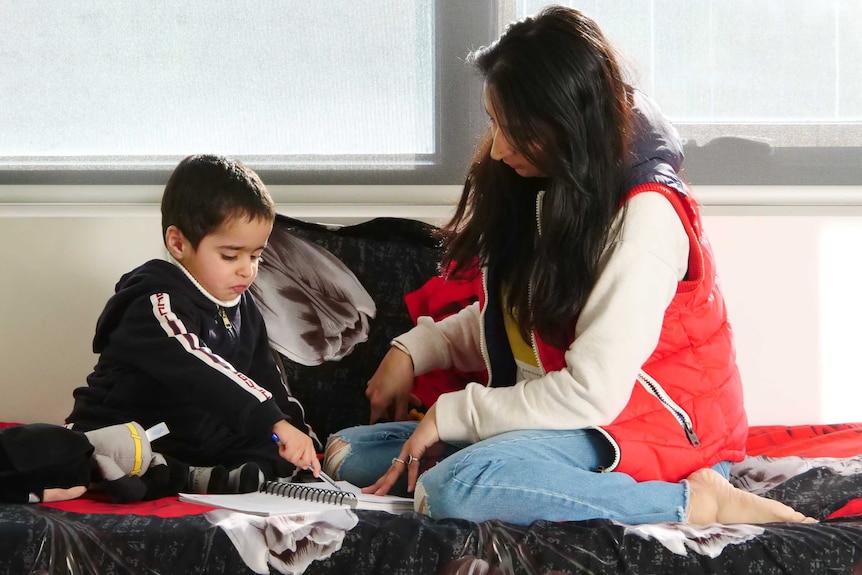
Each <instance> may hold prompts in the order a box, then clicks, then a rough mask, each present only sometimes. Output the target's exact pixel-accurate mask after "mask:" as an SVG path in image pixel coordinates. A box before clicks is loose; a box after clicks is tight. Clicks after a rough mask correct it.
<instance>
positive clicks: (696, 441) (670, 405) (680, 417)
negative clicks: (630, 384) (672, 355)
mask: <svg viewBox="0 0 862 575" xmlns="http://www.w3.org/2000/svg"><path fill="white" fill-rule="evenodd" d="M638 381H639V382H640V384H641V385H643V386H644V388H645V389H646V390H647V391H648V392H650V393H651V394H652V395H654V396H655V397H656V398H657V399H658V400H659V401H660V402H661V404H662V405H663V406H664V407H665V408H666V409H667V410H668V411H670V412H671V414H672V415H673V416H674V417H675V418H676V420H677V421H678V422H679V424H680V426H682V429H683V431H685V435H686V437H688V442H689V443H691V444H692V445H693V446H694V447H698V446H700V438H698V436H697V433H695V431H694V426H693V425H692V423H691V418H690V417H689V416H688V414H687V413H686V412H685V410H684V409H683V408H681V407H680V406H679V405H677V404H676V402H674V400H672V399H671V398H670V396H669V395H668V394H667V392H666V391H665V390H664V389H663V388H662V387H661V385H659V383H658V382H657V381H656V380H655V379H653V378H651V377H650V376H649V375H647V374H646V373H645V372H644V371H641V372H640V373H638Z"/></svg>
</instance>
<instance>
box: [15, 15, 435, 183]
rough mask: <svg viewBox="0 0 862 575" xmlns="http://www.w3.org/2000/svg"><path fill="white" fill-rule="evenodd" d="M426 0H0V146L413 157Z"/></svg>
mask: <svg viewBox="0 0 862 575" xmlns="http://www.w3.org/2000/svg"><path fill="white" fill-rule="evenodd" d="M434 13H435V7H434V2H432V1H431V0H412V1H409V2H405V1H403V0H352V1H350V2H344V1H343V0H315V1H313V2H305V1H280V0H270V1H236V0H185V1H184V2H135V1H132V0H113V1H111V2H107V1H96V0H89V1H85V2H61V1H55V0H36V1H33V2H2V3H0V65H2V70H3V73H2V74H0V125H2V126H3V128H2V131H0V158H2V159H4V160H6V161H7V162H10V161H11V162H13V163H14V162H16V161H17V162H22V163H26V162H32V163H35V164H39V163H45V164H46V165H52V164H60V165H62V164H65V163H70V164H75V163H81V162H83V163H85V164H86V163H91V164H100V163H112V162H116V163H122V164H126V165H127V164H130V163H131V164H134V163H135V162H141V163H144V164H146V163H151V164H153V165H160V164H164V165H172V164H173V163H174V162H175V160H176V158H177V157H182V156H184V155H186V154H189V153H196V152H201V151H212V152H218V153H223V154H229V155H235V156H239V157H242V158H244V159H252V160H253V161H254V162H255V163H256V165H258V166H260V165H268V164H271V163H272V164H278V165H291V164H293V165H297V166H308V167H319V166H321V165H326V166H337V165H339V164H348V165H355V164H359V165H362V164H372V165H376V164H379V165H398V164H412V163H422V162H423V161H426V160H428V159H429V158H430V159H433V155H434V154H435V152H436V148H437V142H436V133H437V132H436V124H435V30H434Z"/></svg>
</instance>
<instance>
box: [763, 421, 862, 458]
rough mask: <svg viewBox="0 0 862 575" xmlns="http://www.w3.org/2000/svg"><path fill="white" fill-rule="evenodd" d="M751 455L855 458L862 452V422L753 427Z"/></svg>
mask: <svg viewBox="0 0 862 575" xmlns="http://www.w3.org/2000/svg"><path fill="white" fill-rule="evenodd" d="M747 452H748V455H751V456H755V455H768V456H770V457H784V456H788V455H796V456H799V457H852V456H854V455H859V454H860V453H862V423H838V424H832V425H795V426H785V425H769V426H759V427H752V428H751V429H750V430H749V433H748V445H747Z"/></svg>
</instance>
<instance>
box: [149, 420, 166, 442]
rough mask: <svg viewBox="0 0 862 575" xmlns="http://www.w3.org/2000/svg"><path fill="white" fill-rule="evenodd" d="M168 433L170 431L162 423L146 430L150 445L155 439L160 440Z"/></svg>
mask: <svg viewBox="0 0 862 575" xmlns="http://www.w3.org/2000/svg"><path fill="white" fill-rule="evenodd" d="M170 432H171V430H170V429H168V425H167V424H166V423H165V422H164V421H163V422H161V423H157V424H155V425H154V426H152V427H151V428H149V429H148V430H147V439H149V440H150V443H152V442H153V441H155V440H156V439H158V438H160V437H161V436H163V435H167V434H169V433H170Z"/></svg>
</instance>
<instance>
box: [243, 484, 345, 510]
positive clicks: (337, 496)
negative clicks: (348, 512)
mask: <svg viewBox="0 0 862 575" xmlns="http://www.w3.org/2000/svg"><path fill="white" fill-rule="evenodd" d="M260 491H261V492H262V493H271V494H273V495H279V496H281V497H292V498H294V499H302V500H303V501H315V502H317V503H331V504H332V505H347V506H349V507H356V503H357V501H356V495H355V494H354V493H350V492H349V491H336V490H334V489H324V488H322V487H313V486H311V485H306V484H304V483H285V482H284V481H266V482H264V484H263V485H261V487H260Z"/></svg>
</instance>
